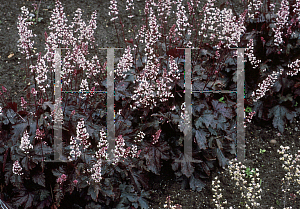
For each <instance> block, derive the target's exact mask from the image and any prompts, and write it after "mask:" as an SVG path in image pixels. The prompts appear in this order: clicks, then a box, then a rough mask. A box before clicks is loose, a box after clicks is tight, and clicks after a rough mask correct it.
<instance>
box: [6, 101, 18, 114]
mask: <svg viewBox="0 0 300 209" xmlns="http://www.w3.org/2000/svg"><path fill="white" fill-rule="evenodd" d="M5 108H7V109H12V110H13V111H15V112H17V111H18V104H17V103H15V102H8V103H7V105H6V106H5Z"/></svg>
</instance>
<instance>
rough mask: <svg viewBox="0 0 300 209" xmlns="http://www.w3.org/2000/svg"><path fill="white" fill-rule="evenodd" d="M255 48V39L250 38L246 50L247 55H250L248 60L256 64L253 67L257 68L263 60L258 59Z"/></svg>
mask: <svg viewBox="0 0 300 209" xmlns="http://www.w3.org/2000/svg"><path fill="white" fill-rule="evenodd" d="M253 49H254V45H253V39H250V40H249V43H248V44H247V49H246V50H245V55H246V56H247V57H248V60H249V61H250V63H251V65H254V67H253V68H257V67H258V64H260V63H261V60H258V59H256V57H255V56H254V53H253Z"/></svg>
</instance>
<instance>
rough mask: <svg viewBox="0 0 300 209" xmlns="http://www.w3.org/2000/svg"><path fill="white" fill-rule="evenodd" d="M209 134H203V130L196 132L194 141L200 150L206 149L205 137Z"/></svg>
mask: <svg viewBox="0 0 300 209" xmlns="http://www.w3.org/2000/svg"><path fill="white" fill-rule="evenodd" d="M207 136H209V133H207V132H205V130H204V129H200V130H196V141H197V144H198V146H199V148H200V149H206V143H207V141H206V137H207Z"/></svg>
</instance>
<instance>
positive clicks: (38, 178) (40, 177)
mask: <svg viewBox="0 0 300 209" xmlns="http://www.w3.org/2000/svg"><path fill="white" fill-rule="evenodd" d="M32 180H33V182H34V183H37V184H39V185H41V186H43V187H45V174H44V173H43V172H38V173H37V174H35V175H34V176H32Z"/></svg>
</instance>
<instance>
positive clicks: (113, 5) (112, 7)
mask: <svg viewBox="0 0 300 209" xmlns="http://www.w3.org/2000/svg"><path fill="white" fill-rule="evenodd" d="M108 8H109V9H110V11H109V12H108V15H109V16H113V17H112V18H111V19H110V21H114V20H116V19H118V16H117V15H118V14H119V10H118V8H117V1H116V0H111V1H110V6H109V7H108Z"/></svg>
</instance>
